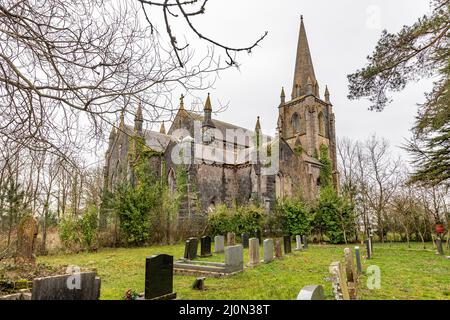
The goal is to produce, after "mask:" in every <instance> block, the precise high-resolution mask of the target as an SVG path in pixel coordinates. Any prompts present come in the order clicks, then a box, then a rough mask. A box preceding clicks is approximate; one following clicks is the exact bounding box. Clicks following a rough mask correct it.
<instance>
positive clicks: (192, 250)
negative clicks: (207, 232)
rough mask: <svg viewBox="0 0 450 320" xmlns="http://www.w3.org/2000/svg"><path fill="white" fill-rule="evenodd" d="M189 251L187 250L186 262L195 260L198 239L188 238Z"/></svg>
mask: <svg viewBox="0 0 450 320" xmlns="http://www.w3.org/2000/svg"><path fill="white" fill-rule="evenodd" d="M188 241H189V249H188V258H187V259H188V260H194V259H196V258H197V251H198V239H197V238H189V239H188Z"/></svg>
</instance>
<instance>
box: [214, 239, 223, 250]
mask: <svg viewBox="0 0 450 320" xmlns="http://www.w3.org/2000/svg"><path fill="white" fill-rule="evenodd" d="M224 250H225V237H224V236H215V237H214V252H215V253H222V252H223V251H224Z"/></svg>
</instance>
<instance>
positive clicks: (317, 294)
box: [297, 286, 325, 300]
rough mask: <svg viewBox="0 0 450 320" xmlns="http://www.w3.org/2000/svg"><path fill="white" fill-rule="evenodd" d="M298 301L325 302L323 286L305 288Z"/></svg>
mask: <svg viewBox="0 0 450 320" xmlns="http://www.w3.org/2000/svg"><path fill="white" fill-rule="evenodd" d="M297 300H325V294H324V292H323V287H322V286H305V287H303V288H302V290H300V292H299V293H298V296H297Z"/></svg>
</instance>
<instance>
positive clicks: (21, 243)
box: [14, 215, 38, 263]
mask: <svg viewBox="0 0 450 320" xmlns="http://www.w3.org/2000/svg"><path fill="white" fill-rule="evenodd" d="M37 234H38V224H37V221H36V219H35V218H34V217H33V216H31V215H28V216H26V217H24V218H22V220H21V221H20V223H19V226H18V228H17V251H16V254H15V257H14V260H15V262H16V263H34V262H35V260H36V256H35V255H34V249H35V246H36V238H37Z"/></svg>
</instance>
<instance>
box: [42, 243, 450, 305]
mask: <svg viewBox="0 0 450 320" xmlns="http://www.w3.org/2000/svg"><path fill="white" fill-rule="evenodd" d="M350 247H354V245H351V246H350ZM421 247H422V246H421V245H420V244H416V243H412V244H411V248H407V245H406V244H392V245H389V244H384V245H381V244H375V245H374V258H373V259H372V260H365V259H363V270H364V271H365V270H366V268H367V267H368V266H369V265H377V266H379V267H380V269H381V289H379V290H369V289H368V288H367V285H366V282H367V278H366V276H365V275H362V276H361V277H360V281H359V298H360V299H362V300H367V299H389V300H391V299H394V300H396V299H408V300H409V299H445V300H450V260H449V259H445V258H444V257H442V256H437V255H435V253H434V250H432V244H431V243H429V244H427V249H425V250H424V249H422V248H421ZM344 248H345V246H344V245H339V246H332V245H310V246H309V249H308V250H307V251H303V252H293V253H292V254H291V255H289V256H285V257H284V258H283V259H282V260H277V261H274V262H272V263H270V264H267V265H264V264H262V265H260V266H258V267H256V268H251V269H246V270H245V271H244V272H243V273H241V274H239V275H236V276H234V277H230V278H224V279H209V278H208V279H206V290H205V291H195V290H193V289H191V285H192V283H193V282H194V279H195V277H190V276H175V277H174V291H175V292H177V294H178V298H179V299H230V300H233V299H244V300H246V299H275V300H292V299H295V298H296V297H297V294H298V292H299V291H300V289H301V288H302V287H303V286H305V285H310V284H322V285H323V286H324V289H325V294H326V297H327V298H328V299H333V297H332V292H331V283H330V282H329V281H328V280H327V278H328V277H329V273H328V266H329V265H330V263H331V262H332V261H337V260H341V261H343V250H344ZM183 250H184V246H183V245H173V246H154V247H147V248H136V249H104V250H101V251H99V252H97V253H85V254H76V255H60V256H47V257H40V258H39V262H43V263H48V264H74V265H78V266H81V267H89V268H96V269H97V271H98V274H99V275H100V277H101V278H102V291H101V299H122V297H123V295H124V292H125V291H126V290H127V289H128V288H133V289H135V290H137V291H139V292H143V291H144V272H145V267H144V266H145V257H147V256H150V255H152V254H158V253H166V254H170V255H173V256H174V259H177V258H179V257H181V256H182V255H183ZM361 253H362V255H363V256H364V255H365V250H364V249H363V248H362V246H361ZM448 254H449V253H447V255H448ZM261 256H262V249H261ZM223 259H224V257H223V255H214V256H213V257H212V258H208V260H214V261H223ZM244 259H245V262H246V261H247V260H248V251H247V250H245V251H244Z"/></svg>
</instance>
